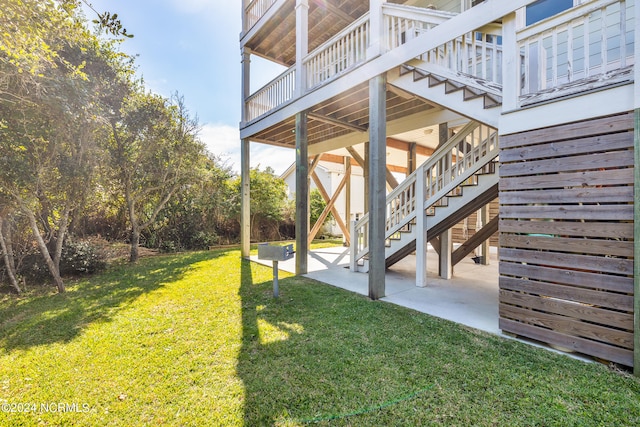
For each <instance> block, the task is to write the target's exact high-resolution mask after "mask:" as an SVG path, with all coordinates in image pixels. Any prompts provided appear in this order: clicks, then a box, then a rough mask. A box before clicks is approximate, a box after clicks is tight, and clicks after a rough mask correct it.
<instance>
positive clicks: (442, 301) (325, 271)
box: [251, 247, 500, 334]
mask: <svg viewBox="0 0 640 427" xmlns="http://www.w3.org/2000/svg"><path fill="white" fill-rule="evenodd" d="M496 255H497V254H496V252H495V248H492V253H491V259H490V265H478V264H475V263H474V262H473V260H472V259H471V258H470V257H467V258H465V259H464V260H462V261H461V262H460V263H459V264H458V265H456V266H455V267H454V277H453V279H451V280H444V279H441V278H439V277H438V271H437V268H438V255H437V254H436V253H435V251H433V249H432V248H430V251H429V253H428V255H427V265H428V286H427V287H424V288H419V287H416V286H415V257H414V256H413V255H412V256H409V257H407V258H405V259H404V260H402V261H401V262H399V263H397V264H396V265H394V266H393V267H391V269H389V270H388V271H387V274H386V293H385V295H386V296H385V297H384V298H382V301H387V302H391V303H394V304H398V305H401V306H404V307H408V308H412V309H414V310H417V311H420V312H423V313H427V314H430V315H433V316H437V317H440V318H443V319H448V320H451V321H454V322H457V323H461V324H463V325H466V326H470V327H472V328H476V329H479V330H483V331H487V332H490V333H493V334H500V329H499V328H498V261H497V256H496ZM251 260H252V261H255V262H259V263H263V264H265V265H271V261H262V260H259V259H258V257H257V256H255V257H252V258H251ZM279 269H280V270H284V271H288V272H292V273H293V272H295V258H294V259H291V260H288V261H281V262H279ZM308 271H309V273H308V274H306V277H310V278H312V279H315V280H318V281H320V282H323V283H327V284H330V285H332V286H336V287H339V288H342V289H346V290H349V291H351V292H356V293H359V294H362V295H368V284H367V282H368V275H367V274H365V273H352V272H351V271H349V248H344V247H334V248H326V249H317V250H313V251H311V253H310V254H309V260H308Z"/></svg>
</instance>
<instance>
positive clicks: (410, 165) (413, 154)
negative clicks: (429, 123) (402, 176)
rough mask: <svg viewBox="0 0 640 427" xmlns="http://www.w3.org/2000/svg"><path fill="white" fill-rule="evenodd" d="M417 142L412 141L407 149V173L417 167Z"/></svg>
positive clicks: (410, 172)
mask: <svg viewBox="0 0 640 427" xmlns="http://www.w3.org/2000/svg"><path fill="white" fill-rule="evenodd" d="M417 148H418V144H416V143H415V142H412V143H410V144H409V150H408V151H407V175H411V174H412V173H413V172H414V171H415V170H416V169H417V168H418V156H417V155H418V149H417Z"/></svg>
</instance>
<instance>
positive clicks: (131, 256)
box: [129, 227, 140, 263]
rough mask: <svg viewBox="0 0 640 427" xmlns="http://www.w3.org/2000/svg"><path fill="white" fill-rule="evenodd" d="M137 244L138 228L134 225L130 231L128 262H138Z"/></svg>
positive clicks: (138, 238) (138, 242)
mask: <svg viewBox="0 0 640 427" xmlns="http://www.w3.org/2000/svg"><path fill="white" fill-rule="evenodd" d="M139 245H140V230H138V227H135V228H134V229H133V230H132V231H131V252H130V254H129V262H130V263H135V262H138V258H140V253H139V251H138V246H139Z"/></svg>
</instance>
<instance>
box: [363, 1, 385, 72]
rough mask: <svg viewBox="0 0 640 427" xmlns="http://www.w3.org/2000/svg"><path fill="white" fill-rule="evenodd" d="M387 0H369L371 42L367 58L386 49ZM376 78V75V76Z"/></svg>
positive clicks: (371, 57) (373, 56)
mask: <svg viewBox="0 0 640 427" xmlns="http://www.w3.org/2000/svg"><path fill="white" fill-rule="evenodd" d="M384 3H386V0H369V27H370V30H369V32H370V34H371V36H370V37H371V42H370V44H369V48H368V49H367V60H370V59H373V58H375V57H376V56H378V55H380V54H381V53H383V51H384V49H385V48H384V47H383V43H384V17H383V15H382V5H383V4H384ZM374 78H375V77H374Z"/></svg>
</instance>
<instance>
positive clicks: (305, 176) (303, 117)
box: [296, 111, 309, 275]
mask: <svg viewBox="0 0 640 427" xmlns="http://www.w3.org/2000/svg"><path fill="white" fill-rule="evenodd" d="M308 148H309V145H308V121H307V112H306V111H303V112H300V113H298V114H297V115H296V274H297V275H301V274H307V269H308V267H307V256H308V254H309V240H308V236H309V154H308Z"/></svg>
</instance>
